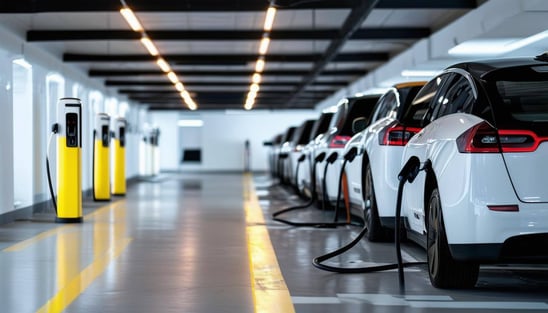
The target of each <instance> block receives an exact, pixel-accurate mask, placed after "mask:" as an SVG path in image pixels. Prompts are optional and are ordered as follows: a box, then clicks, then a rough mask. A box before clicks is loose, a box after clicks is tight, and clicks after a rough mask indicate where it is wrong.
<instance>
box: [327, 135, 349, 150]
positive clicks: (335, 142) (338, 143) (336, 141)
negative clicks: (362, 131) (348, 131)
mask: <svg viewBox="0 0 548 313" xmlns="http://www.w3.org/2000/svg"><path fill="white" fill-rule="evenodd" d="M350 138H351V137H350V136H341V135H337V136H335V137H333V139H331V142H329V148H344V145H346V143H347V142H348V141H349V140H350Z"/></svg>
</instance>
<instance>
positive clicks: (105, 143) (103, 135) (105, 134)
mask: <svg viewBox="0 0 548 313" xmlns="http://www.w3.org/2000/svg"><path fill="white" fill-rule="evenodd" d="M108 135H109V131H108V125H103V126H101V141H102V142H103V147H108Z"/></svg>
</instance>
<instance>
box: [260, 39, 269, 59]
mask: <svg viewBox="0 0 548 313" xmlns="http://www.w3.org/2000/svg"><path fill="white" fill-rule="evenodd" d="M269 44H270V38H268V37H263V39H262V40H261V44H260V46H259V54H260V55H265V54H266V52H267V51H268V45H269Z"/></svg>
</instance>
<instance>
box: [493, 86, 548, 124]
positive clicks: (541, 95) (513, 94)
mask: <svg viewBox="0 0 548 313" xmlns="http://www.w3.org/2000/svg"><path fill="white" fill-rule="evenodd" d="M547 79H548V77H547ZM495 84H496V87H497V88H496V89H497V92H498V95H499V96H500V100H501V101H502V103H503V104H504V105H503V107H504V108H505V109H506V110H507V112H508V113H510V115H511V116H512V118H513V119H515V120H517V121H524V122H548V80H545V81H497V82H496V83H495Z"/></svg>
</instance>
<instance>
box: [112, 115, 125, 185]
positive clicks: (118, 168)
mask: <svg viewBox="0 0 548 313" xmlns="http://www.w3.org/2000/svg"><path fill="white" fill-rule="evenodd" d="M112 140H113V143H112V146H113V149H114V155H113V158H114V169H113V172H114V175H113V183H112V194H113V195H115V196H124V195H125V194H126V149H125V146H126V120H125V119H123V118H117V119H116V120H114V136H113V137H112Z"/></svg>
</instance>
